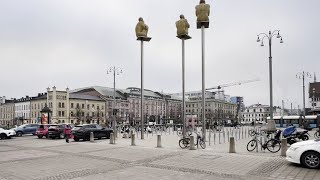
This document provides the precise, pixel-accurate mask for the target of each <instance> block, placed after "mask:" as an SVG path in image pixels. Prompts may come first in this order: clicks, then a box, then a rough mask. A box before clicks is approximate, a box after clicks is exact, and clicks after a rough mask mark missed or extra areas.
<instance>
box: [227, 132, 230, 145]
mask: <svg viewBox="0 0 320 180" xmlns="http://www.w3.org/2000/svg"><path fill="white" fill-rule="evenodd" d="M229 136H230V134H229V131H227V137H228V142H229V140H230V137H229Z"/></svg>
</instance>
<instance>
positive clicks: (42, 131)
mask: <svg viewBox="0 0 320 180" xmlns="http://www.w3.org/2000/svg"><path fill="white" fill-rule="evenodd" d="M49 126H50V124H41V125H40V126H39V128H38V129H37V131H36V135H37V136H38V138H40V139H41V138H43V137H44V136H45V137H46V138H48V129H49Z"/></svg>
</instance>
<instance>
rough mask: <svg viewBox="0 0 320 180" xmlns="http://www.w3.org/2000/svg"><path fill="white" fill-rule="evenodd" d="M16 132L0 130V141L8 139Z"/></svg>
mask: <svg viewBox="0 0 320 180" xmlns="http://www.w3.org/2000/svg"><path fill="white" fill-rule="evenodd" d="M15 135H16V132H15V131H14V130H5V129H2V128H0V139H10V138H11V137H12V136H15Z"/></svg>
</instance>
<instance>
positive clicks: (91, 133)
mask: <svg viewBox="0 0 320 180" xmlns="http://www.w3.org/2000/svg"><path fill="white" fill-rule="evenodd" d="M90 142H94V135H93V132H90Z"/></svg>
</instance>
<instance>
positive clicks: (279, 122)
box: [267, 115, 320, 128]
mask: <svg viewBox="0 0 320 180" xmlns="http://www.w3.org/2000/svg"><path fill="white" fill-rule="evenodd" d="M269 119H270V117H267V120H269ZM273 120H274V121H275V124H276V127H288V126H291V125H293V126H296V127H301V126H303V120H304V118H303V116H274V117H273ZM306 120H307V122H308V127H310V128H317V127H318V126H319V124H320V115H306Z"/></svg>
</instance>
